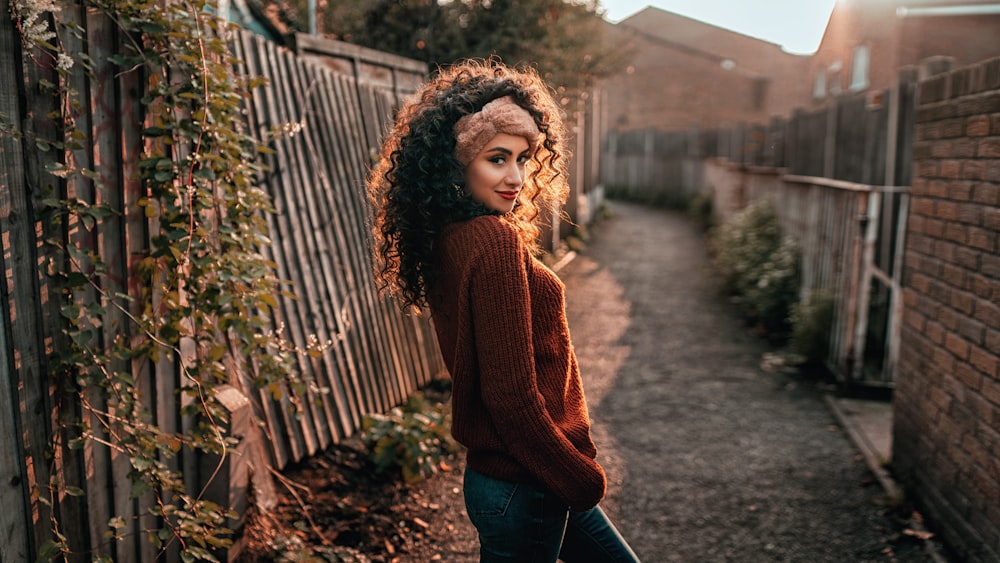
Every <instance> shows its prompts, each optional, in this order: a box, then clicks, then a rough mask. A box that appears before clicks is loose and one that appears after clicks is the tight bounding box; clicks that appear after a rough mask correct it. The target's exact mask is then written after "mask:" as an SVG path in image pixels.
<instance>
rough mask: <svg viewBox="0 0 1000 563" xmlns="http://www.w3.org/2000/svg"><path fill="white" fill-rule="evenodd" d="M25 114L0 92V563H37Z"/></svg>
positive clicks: (6, 59)
mask: <svg viewBox="0 0 1000 563" xmlns="http://www.w3.org/2000/svg"><path fill="white" fill-rule="evenodd" d="M18 43H19V42H18V39H17V36H16V34H15V33H14V26H13V24H12V22H11V21H10V11H9V10H3V13H2V14H0V76H8V77H12V76H22V74H21V64H20V60H19V57H20V49H19V45H18ZM21 115H23V110H22V107H21V101H20V96H19V92H18V89H17V88H0V128H6V129H9V130H8V131H6V132H3V133H2V134H0V272H2V273H3V279H2V281H0V303H3V304H4V305H3V308H2V309H0V313H2V314H0V413H2V414H0V451H2V452H5V454H4V455H2V456H0V506H3V510H0V560H2V561H31V560H32V559H33V558H34V557H33V551H34V549H35V545H36V543H35V539H34V533H33V532H34V531H33V524H32V519H31V505H30V502H29V499H28V494H27V493H28V489H27V485H28V474H27V471H26V470H27V459H26V455H25V454H26V453H27V451H26V448H25V444H24V428H23V427H22V424H23V415H22V409H21V404H20V400H19V391H18V386H19V385H20V377H19V375H20V374H19V370H18V362H19V361H20V358H19V357H18V356H19V354H18V352H17V351H16V350H15V349H14V344H15V339H14V334H13V330H14V324H15V322H16V319H15V318H12V316H11V314H12V313H13V314H16V311H11V310H10V308H9V306H8V305H6V304H9V303H11V302H12V295H11V292H12V290H13V287H12V284H11V281H12V280H13V276H14V272H13V268H14V264H13V263H11V260H12V258H13V254H12V252H13V248H12V247H11V238H10V234H9V230H8V229H9V228H10V216H11V214H12V213H16V212H17V210H16V209H15V208H14V207H13V204H14V202H13V201H12V195H13V194H14V193H16V192H24V190H25V189H26V188H27V186H25V176H26V171H25V169H24V157H23V155H24V151H25V147H24V146H23V145H24V141H23V138H22V137H21V135H20V127H19V125H18V117H19V116H21Z"/></svg>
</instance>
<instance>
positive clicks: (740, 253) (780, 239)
mask: <svg viewBox="0 0 1000 563" xmlns="http://www.w3.org/2000/svg"><path fill="white" fill-rule="evenodd" d="M711 250H712V253H713V255H714V257H715V262H714V264H715V267H716V271H717V273H718V275H719V277H720V279H721V282H722V288H723V290H724V291H726V292H727V293H729V294H731V295H732V296H733V297H734V300H735V301H736V303H737V304H739V306H740V309H741V310H742V312H743V314H744V315H745V316H746V317H747V318H748V320H750V321H751V322H753V323H756V324H757V325H759V326H760V327H761V328H762V329H763V330H764V331H765V332H766V333H767V334H768V335H769V336H771V337H772V338H777V339H783V338H785V337H787V333H788V330H789V316H790V314H791V309H792V307H793V306H794V304H795V303H796V302H797V301H798V294H799V286H800V283H801V275H800V262H801V251H800V249H799V246H798V243H797V242H796V241H795V240H794V239H793V238H791V237H789V236H784V235H782V232H781V225H780V224H779V223H778V217H777V214H776V213H775V212H774V208H773V206H772V205H771V204H770V202H767V201H755V202H753V203H751V204H750V205H749V206H747V208H746V209H744V210H743V211H742V212H741V213H739V214H738V215H737V216H736V217H734V218H733V219H732V220H731V221H729V222H727V223H725V224H723V225H721V226H720V227H718V228H717V229H716V230H715V232H714V234H713V236H712V240H711Z"/></svg>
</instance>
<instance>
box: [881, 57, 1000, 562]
mask: <svg viewBox="0 0 1000 563" xmlns="http://www.w3.org/2000/svg"><path fill="white" fill-rule="evenodd" d="M913 176H914V179H913V182H912V198H911V203H910V212H909V218H908V225H907V229H908V232H907V239H906V254H905V269H904V279H903V300H904V304H903V307H904V319H903V324H902V327H901V335H900V351H899V358H900V359H899V366H898V371H897V375H896V390H895V393H894V398H893V401H894V412H895V419H894V424H893V465H894V470H895V471H896V472H897V475H898V476H899V477H900V480H901V482H902V483H903V484H904V485H907V486H911V487H912V491H911V492H912V494H913V497H914V498H915V499H916V500H917V501H918V503H919V505H920V506H921V508H922V511H923V513H924V515H925V516H926V517H927V518H928V520H929V522H930V524H931V527H932V528H933V529H935V530H936V531H938V532H939V533H940V534H941V535H942V536H944V538H945V540H946V542H947V543H948V544H949V545H950V546H951V547H952V548H953V549H954V550H955V551H956V553H957V555H958V556H959V558H960V560H962V561H974V562H986V561H990V562H996V561H1000V58H998V59H992V60H989V61H986V62H984V63H980V64H977V65H973V66H969V67H964V68H961V69H958V70H955V71H953V72H950V73H947V74H944V75H939V76H935V77H932V78H930V79H927V80H925V81H923V82H921V84H920V87H919V92H918V102H917V123H916V131H915V144H914V173H913Z"/></svg>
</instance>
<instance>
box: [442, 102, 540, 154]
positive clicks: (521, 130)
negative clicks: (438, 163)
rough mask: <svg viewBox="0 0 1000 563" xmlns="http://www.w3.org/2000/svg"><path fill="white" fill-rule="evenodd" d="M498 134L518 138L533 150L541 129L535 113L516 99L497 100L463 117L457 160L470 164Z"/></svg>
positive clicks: (458, 126)
mask: <svg viewBox="0 0 1000 563" xmlns="http://www.w3.org/2000/svg"><path fill="white" fill-rule="evenodd" d="M498 133H507V134H508V135H517V136H520V137H524V138H525V139H527V140H528V144H529V145H531V146H532V147H534V146H535V143H536V142H537V141H538V135H539V131H538V126H537V125H535V120H534V119H532V117H531V114H530V113H528V111H527V110H526V109H524V108H522V107H521V106H519V105H517V102H515V101H514V98H512V97H510V96H504V97H503V98H497V99H495V100H493V101H491V102H489V103H488V104H486V105H485V106H483V109H481V110H480V111H479V112H477V113H470V114H469V115H464V116H462V118H461V119H459V120H458V122H457V123H455V158H457V159H458V161H459V162H461V163H462V164H469V163H470V162H472V159H473V158H475V157H476V155H477V154H479V151H481V150H483V147H485V146H486V143H488V142H490V139H492V138H493V137H496V136H497V134H498Z"/></svg>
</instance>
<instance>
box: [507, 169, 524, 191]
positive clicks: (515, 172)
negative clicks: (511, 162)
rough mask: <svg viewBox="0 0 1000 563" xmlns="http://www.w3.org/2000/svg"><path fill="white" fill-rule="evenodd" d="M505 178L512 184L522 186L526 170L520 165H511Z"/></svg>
mask: <svg viewBox="0 0 1000 563" xmlns="http://www.w3.org/2000/svg"><path fill="white" fill-rule="evenodd" d="M505 179H506V180H507V183H508V184H510V185H512V186H520V185H521V184H522V183H523V182H524V171H523V170H521V167H520V166H516V165H515V166H511V167H510V170H508V171H507V177H506V178H505Z"/></svg>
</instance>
